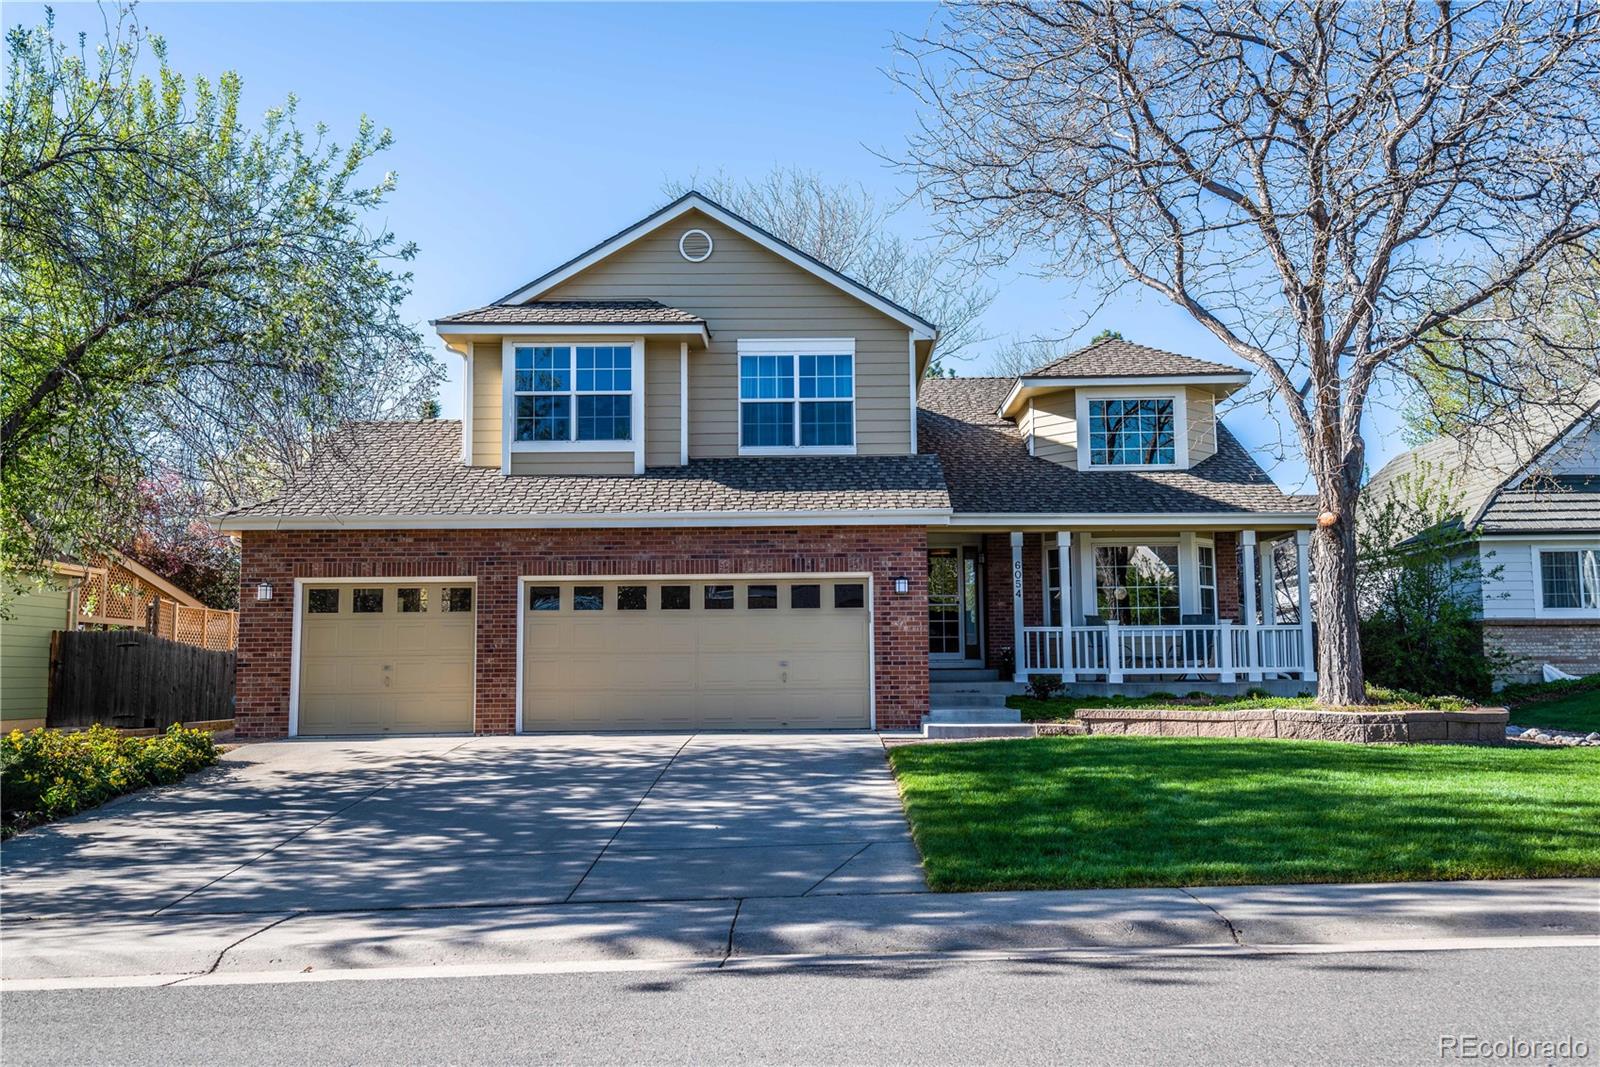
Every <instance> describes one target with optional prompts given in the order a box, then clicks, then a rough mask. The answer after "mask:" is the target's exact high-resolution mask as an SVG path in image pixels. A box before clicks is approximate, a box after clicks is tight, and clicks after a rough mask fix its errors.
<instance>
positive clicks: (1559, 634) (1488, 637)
mask: <svg viewBox="0 0 1600 1067" xmlns="http://www.w3.org/2000/svg"><path fill="white" fill-rule="evenodd" d="M1483 643H1484V645H1485V646H1486V647H1489V648H1499V649H1500V650H1502V651H1504V652H1506V653H1508V654H1509V655H1512V656H1515V657H1516V658H1517V660H1518V662H1517V663H1516V664H1514V665H1513V666H1512V667H1511V668H1510V669H1508V670H1506V671H1503V672H1501V675H1500V679H1499V680H1500V681H1503V682H1538V681H1543V680H1544V674H1543V672H1542V671H1540V669H1539V668H1540V667H1542V666H1543V665H1544V664H1546V663H1548V664H1551V665H1552V666H1555V667H1559V668H1560V669H1561V670H1564V671H1566V672H1567V673H1568V674H1578V675H1583V674H1595V673H1597V672H1600V620H1592V621H1586V620H1583V619H1496V620H1493V621H1490V622H1485V623H1484V624H1483Z"/></svg>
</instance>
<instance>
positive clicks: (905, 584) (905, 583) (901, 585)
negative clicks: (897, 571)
mask: <svg viewBox="0 0 1600 1067" xmlns="http://www.w3.org/2000/svg"><path fill="white" fill-rule="evenodd" d="M894 591H895V592H896V593H900V594H902V595H903V594H905V593H909V592H911V579H910V578H896V579H895V580H894Z"/></svg>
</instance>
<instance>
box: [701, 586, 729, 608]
mask: <svg viewBox="0 0 1600 1067" xmlns="http://www.w3.org/2000/svg"><path fill="white" fill-rule="evenodd" d="M705 604H706V610H707V611H732V610H733V586H731V585H708V586H706V593H705Z"/></svg>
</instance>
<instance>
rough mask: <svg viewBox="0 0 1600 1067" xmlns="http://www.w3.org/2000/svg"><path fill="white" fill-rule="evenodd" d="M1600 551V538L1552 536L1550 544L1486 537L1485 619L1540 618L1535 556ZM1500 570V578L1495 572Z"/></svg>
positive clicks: (1482, 552)
mask: <svg viewBox="0 0 1600 1067" xmlns="http://www.w3.org/2000/svg"><path fill="white" fill-rule="evenodd" d="M1564 548H1566V549H1571V548H1595V549H1600V538H1594V537H1587V538H1585V537H1563V536H1560V535H1552V536H1551V537H1550V538H1549V539H1548V540H1537V541H1527V540H1520V541H1512V540H1507V539H1502V538H1494V537H1485V538H1484V539H1483V540H1482V541H1480V542H1479V544H1478V557H1479V560H1480V561H1481V563H1482V565H1483V572H1484V579H1483V617H1484V618H1485V619H1532V618H1536V617H1539V615H1538V612H1539V607H1540V601H1539V596H1540V589H1539V584H1538V574H1539V572H1538V568H1537V567H1536V566H1535V565H1534V553H1535V552H1538V551H1540V550H1547V549H1564ZM1496 568H1499V574H1498V575H1496V574H1494V573H1493V572H1494V571H1495V569H1496Z"/></svg>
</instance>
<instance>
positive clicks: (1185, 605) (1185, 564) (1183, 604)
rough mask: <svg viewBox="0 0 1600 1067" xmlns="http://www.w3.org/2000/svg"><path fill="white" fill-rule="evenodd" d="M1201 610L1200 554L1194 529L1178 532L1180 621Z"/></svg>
mask: <svg viewBox="0 0 1600 1067" xmlns="http://www.w3.org/2000/svg"><path fill="white" fill-rule="evenodd" d="M1199 610H1200V554H1199V553H1198V552H1197V551H1195V543H1194V531H1193V530H1183V531H1181V532H1180V533H1179V534H1178V612H1179V615H1178V621H1180V622H1182V621H1183V616H1184V615H1194V614H1196V613H1198V612H1199Z"/></svg>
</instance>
